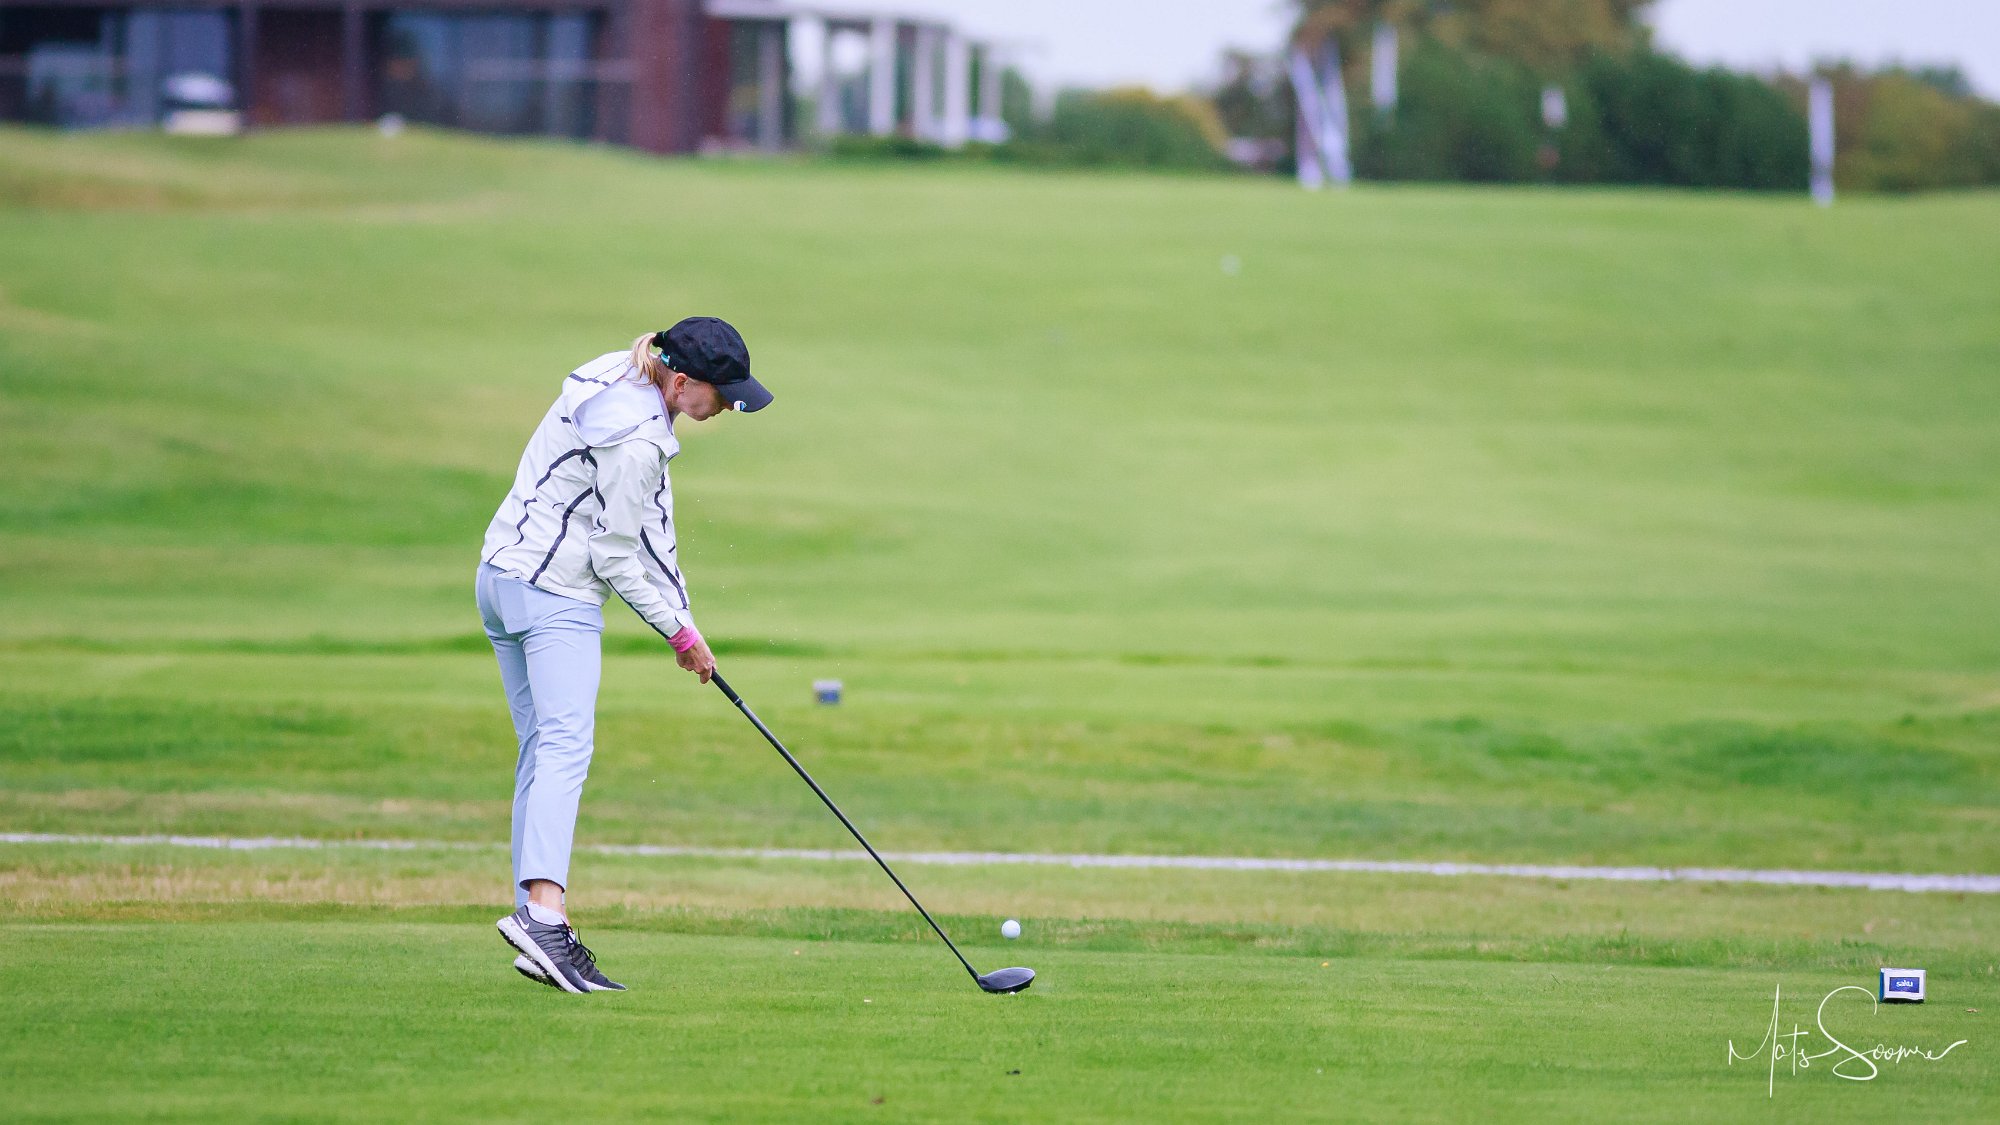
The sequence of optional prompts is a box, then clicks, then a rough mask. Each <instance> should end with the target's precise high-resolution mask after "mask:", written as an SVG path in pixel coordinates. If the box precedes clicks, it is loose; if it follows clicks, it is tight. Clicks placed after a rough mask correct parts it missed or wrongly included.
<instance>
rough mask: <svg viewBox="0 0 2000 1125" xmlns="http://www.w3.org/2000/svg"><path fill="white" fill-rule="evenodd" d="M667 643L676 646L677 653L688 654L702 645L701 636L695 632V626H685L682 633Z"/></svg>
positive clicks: (669, 638)
mask: <svg viewBox="0 0 2000 1125" xmlns="http://www.w3.org/2000/svg"><path fill="white" fill-rule="evenodd" d="M667 643H668V644H670V645H672V646H674V651H675V652H686V651H687V650H689V649H691V648H693V647H694V646H696V645H698V644H700V643H701V634H700V633H698V632H696V631H695V627H694V626H692V625H683V626H681V631H680V632H678V633H675V634H674V635H673V636H671V637H668V638H667Z"/></svg>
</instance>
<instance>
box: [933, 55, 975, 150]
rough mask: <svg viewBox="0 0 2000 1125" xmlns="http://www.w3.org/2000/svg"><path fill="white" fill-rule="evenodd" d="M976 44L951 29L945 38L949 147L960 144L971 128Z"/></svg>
mask: <svg viewBox="0 0 2000 1125" xmlns="http://www.w3.org/2000/svg"><path fill="white" fill-rule="evenodd" d="M971 83H972V45H971V44H970V43H967V42H966V41H965V36H963V35H960V34H959V33H958V32H956V31H954V32H951V33H950V34H949V35H948V36H947V37H946V39H945V41H944V131H943V135H942V136H941V137H940V138H939V139H940V140H942V141H943V142H944V145H945V147H946V148H958V147H959V146H961V145H963V144H964V143H965V139H966V137H967V136H968V134H969V132H970V123H969V122H968V120H967V118H968V116H969V115H968V114H967V112H966V107H967V106H968V105H969V104H970V102H971V100H972V90H971V89H970V86H971Z"/></svg>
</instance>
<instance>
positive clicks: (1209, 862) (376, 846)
mask: <svg viewBox="0 0 2000 1125" xmlns="http://www.w3.org/2000/svg"><path fill="white" fill-rule="evenodd" d="M0 844H88V845H115V846H124V847H159V846H165V847H174V848H204V849H208V850H220V851H250V852H254V851H269V850H272V849H280V848H283V849H307V850H313V849H319V848H336V849H339V848H358V849H365V850H373V851H426V850H429V851H435V850H463V849H472V850H488V851H495V850H499V849H501V848H504V847H505V846H506V845H504V844H498V843H495V844H487V845H480V844H476V843H464V842H457V841H448V840H321V839H312V838H308V837H302V836H256V837H242V836H80V835H62V834H57V833H35V832H0ZM576 850H577V851H580V852H586V853H590V854H594V855H630V856H695V857H701V858H708V859H785V860H807V861H815V862H873V860H872V859H871V858H870V857H869V855H868V853H867V852H864V851H858V850H856V851H842V850H838V849H831V848H819V849H814V848H704V847H694V846H670V845H664V844H581V845H578V846H577V848H576ZM881 855H882V858H884V859H886V860H889V861H891V862H893V863H908V864H924V865H932V866H944V867H1007V866H1014V867H1018V866H1038V867H1113V868H1127V869H1131V868H1138V869H1144V868H1170V869H1174V870H1201V871H1317V872H1367V873H1374V874H1400V875H1438V876H1455V877H1467V876H1470V877H1501V878H1519V879H1600V880H1609V881H1613V882H1620V883H1765V884H1772V885H1776V886H1789V887H1859V888H1862V889H1864V890H1872V891H1908V892H1945V893H1955V894H1989V895H1990V894H2000V875H1917V874H1911V873H1908V872H1893V871H1753V870H1745V869H1740V868H1734V869H1733V868H1720V867H1715V868H1703V867H1685V868H1671V867H1585V866H1578V865H1574V864H1568V865H1541V864H1527V863H1458V862H1436V863H1424V862H1414V861H1388V860H1362V859H1281V858H1271V857H1264V858H1259V857H1255V856H1202V855H1182V856H1168V855H1081V854H1070V855H1037V854H1032V853H1020V852H898V851H883V852H882V853H881Z"/></svg>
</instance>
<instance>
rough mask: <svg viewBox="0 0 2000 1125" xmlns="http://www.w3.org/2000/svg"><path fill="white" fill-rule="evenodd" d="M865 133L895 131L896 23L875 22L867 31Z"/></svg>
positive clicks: (881, 133) (890, 21)
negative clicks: (866, 119)
mask: <svg viewBox="0 0 2000 1125" xmlns="http://www.w3.org/2000/svg"><path fill="white" fill-rule="evenodd" d="M868 131H869V132H871V133H873V134H875V135H876V136H878V137H886V136H888V135H889V134H890V133H893V132H895V131H896V21H895V20H892V19H877V20H875V22H874V23H873V24H871V25H870V26H869V29H868Z"/></svg>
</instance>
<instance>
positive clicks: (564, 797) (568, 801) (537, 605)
mask: <svg viewBox="0 0 2000 1125" xmlns="http://www.w3.org/2000/svg"><path fill="white" fill-rule="evenodd" d="M476 590H477V593H478V600H479V616H480V619H481V620H482V621H484V622H485V625H486V637H487V639H488V640H490V641H492V642H493V654H494V655H495V656H497V657H499V659H500V683H501V685H502V686H503V687H505V688H506V690H507V709H508V710H509V711H510V712H512V713H513V716H514V735H515V737H516V738H517V739H518V740H519V742H520V744H521V756H520V758H519V760H518V761H517V762H516V763H515V766H514V904H515V905H516V906H519V905H521V904H522V903H525V902H527V901H528V891H527V883H528V881H529V880H531V879H547V880H549V881H550V882H552V883H556V884H557V885H559V886H562V887H565V888H566V887H568V886H569V853H570V848H571V845H572V842H573V841H574V839H575V837H576V806H577V802H578V801H579V800H581V799H582V797H583V779H584V778H585V777H586V776H587V775H588V774H589V773H590V752H591V748H592V737H593V735H594V733H595V730H596V724H597V682H598V678H599V675H600V673H601V672H602V670H603V664H604V656H603V651H602V646H601V645H600V644H599V640H600V638H601V637H602V636H603V633H604V611H603V610H602V609H600V608H599V607H597V606H594V605H592V604H590V603H589V602H582V601H578V600H576V599H575V598H565V597H563V596H562V595H560V594H551V593H549V592H548V591H546V590H538V589H536V588H535V587H533V586H530V585H529V584H528V583H526V582H524V581H522V580H521V579H519V578H514V577H510V576H508V575H507V574H506V573H505V572H503V571H501V570H500V569H499V568H498V567H495V566H491V565H488V564H481V565H480V567H479V578H478V581H477V583H476Z"/></svg>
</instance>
